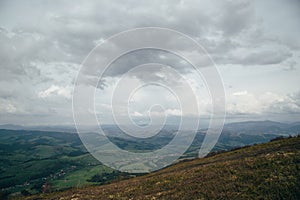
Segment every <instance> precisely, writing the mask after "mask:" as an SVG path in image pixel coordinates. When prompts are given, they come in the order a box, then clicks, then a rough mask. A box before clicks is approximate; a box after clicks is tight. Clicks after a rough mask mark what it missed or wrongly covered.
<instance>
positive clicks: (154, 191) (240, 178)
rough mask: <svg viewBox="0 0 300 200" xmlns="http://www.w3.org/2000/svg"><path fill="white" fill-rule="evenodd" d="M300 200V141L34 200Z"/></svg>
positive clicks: (259, 147)
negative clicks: (42, 199)
mask: <svg viewBox="0 0 300 200" xmlns="http://www.w3.org/2000/svg"><path fill="white" fill-rule="evenodd" d="M41 198H47V199H260V198H262V199H299V198H300V137H296V138H289V139H283V140H277V141H273V142H270V143H266V144H260V145H255V146H251V147H247V148H242V149H239V150H235V151H230V152H227V153H222V154H218V155H215V156H212V157H208V158H202V159H195V160H192V161H185V162H181V163H178V164H176V165H173V166H171V167H168V168H165V169H163V170H160V171H158V172H155V173H151V174H148V175H145V176H141V177H136V178H132V179H129V180H125V181H120V182H116V183H112V184H109V185H103V186H92V187H87V188H83V189H72V190H68V191H65V192H58V193H51V194H42V195H40V196H34V197H28V199H41Z"/></svg>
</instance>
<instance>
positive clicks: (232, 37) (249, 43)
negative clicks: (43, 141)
mask: <svg viewBox="0 0 300 200" xmlns="http://www.w3.org/2000/svg"><path fill="white" fill-rule="evenodd" d="M298 5H299V3H298V2H297V1H291V4H287V3H285V2H280V1H272V2H271V1H270V2H262V1H248V0H239V1H227V0H226V1H222V2H220V1H215V0H212V1H179V0H178V1H173V0H166V1H159V0H153V1H133V0H129V1H126V2H118V1H110V0H103V1H88V2H87V1H83V0H82V1H79V2H77V3H74V2H69V1H61V2H59V3H54V2H52V1H43V2H37V1H27V2H26V3H25V2H18V1H2V2H1V6H0V27H1V28H0V60H1V62H0V84H1V87H0V102H1V112H3V113H7V115H5V117H3V118H2V120H8V119H10V120H12V122H14V120H13V119H16V120H21V121H22V120H23V119H24V116H25V115H27V116H29V115H34V116H43V117H45V118H43V122H45V123H47V121H49V122H52V123H54V122H55V121H57V122H60V121H61V120H59V119H60V118H63V119H67V118H68V117H70V119H71V118H72V110H71V100H70V98H71V95H72V93H71V89H72V86H73V84H74V81H75V78H76V74H77V71H78V70H79V69H80V64H81V63H82V61H83V60H84V58H85V57H86V56H87V55H88V53H89V52H90V51H91V50H92V49H93V48H94V47H95V46H96V43H97V42H99V41H103V40H105V39H107V38H109V37H110V36H112V35H113V34H116V33H119V32H121V31H125V30H128V29H131V28H137V27H144V26H159V27H165V28H171V29H175V30H178V31H181V32H183V33H185V34H187V35H188V36H190V37H192V38H193V39H195V40H196V41H197V42H199V43H200V44H201V45H202V46H203V47H204V48H205V49H206V50H207V51H208V53H209V54H210V55H211V56H212V58H213V59H214V61H215V62H216V63H217V64H218V66H219V67H220V68H222V67H224V66H225V65H230V66H231V67H230V69H228V70H227V71H226V72H224V74H223V76H224V77H226V75H228V74H230V78H231V80H234V81H233V82H234V83H235V85H233V86H232V88H233V89H234V90H235V91H234V92H232V91H231V90H230V91H229V93H230V94H231V95H230V97H229V113H263V112H265V113H271V112H275V111H276V112H277V111H278V112H285V113H288V112H292V111H294V112H298V107H297V106H299V105H298V103H299V101H298V99H300V97H299V96H297V95H294V94H293V95H288V93H292V92H293V91H295V90H296V89H298V88H297V83H294V84H293V85H294V86H291V85H292V84H286V83H289V82H291V81H294V80H295V79H294V78H293V79H291V78H290V76H291V74H292V75H295V76H296V75H297V74H299V69H298V68H299V63H300V52H299V49H300V43H299V40H298V35H297V33H299V31H300V26H299V23H298V19H299V12H297V11H298V10H297V9H296V8H298V7H297V6H298ZM37 7H38V8H39V9H36V8H37ZM135 39H137V38H133V39H132V40H130V41H129V40H128V41H124V43H123V45H127V44H130V43H131V42H134V41H135ZM160 39H161V42H162V43H168V44H171V45H176V44H177V41H176V39H174V38H173V39H172V38H160ZM181 48H182V49H183V50H185V51H186V52H187V53H189V55H191V56H196V55H194V54H193V53H194V52H193V51H192V50H190V49H189V46H188V45H186V46H182V47H181ZM112 51H113V49H107V52H106V53H107V54H109V53H111V52H112ZM101 56H106V54H104V55H101ZM205 61H206V60H201V58H199V62H202V63H203V65H207V63H206V62H205ZM149 62H158V63H161V64H165V65H170V66H173V68H174V69H175V70H177V71H178V72H179V73H180V74H183V75H185V76H189V75H191V73H193V71H192V70H191V66H189V65H188V64H187V63H186V62H185V61H183V60H182V59H181V58H178V57H177V56H174V55H172V54H169V53H167V52H163V51H153V50H143V51H138V52H132V53H130V54H127V55H126V56H124V57H121V58H120V59H118V60H117V61H116V62H115V63H113V64H112V65H111V67H110V69H108V70H107V71H106V74H105V77H104V79H103V80H101V81H100V83H99V84H98V85H97V87H98V88H100V89H101V90H102V91H101V92H102V94H104V95H106V92H107V89H111V86H112V84H113V83H114V82H113V81H112V80H115V79H117V78H118V77H120V76H121V75H122V74H124V73H125V72H127V71H128V70H129V69H131V67H133V66H136V65H140V64H145V63H149ZM243 66H256V67H255V68H254V69H253V71H251V69H250V70H249V69H245V70H244V71H243V70H240V67H243ZM257 66H258V67H261V69H259V68H257ZM95 67H96V68H97V66H95ZM234 67H236V69H235V68H234ZM237 68H238V69H237ZM278 69H280V70H278ZM282 69H284V70H292V72H293V73H287V72H283V71H282ZM283 73H284V74H283ZM86 75H87V76H86V80H85V81H86V84H87V85H92V84H95V83H97V82H98V77H97V76H95V74H94V73H93V71H92V70H91V71H90V70H88V71H87V72H86ZM161 75H162V74H160V73H153V71H151V70H148V69H144V71H141V72H136V73H134V74H133V77H135V78H137V79H139V80H140V81H143V80H145V81H150V80H152V81H154V82H162V81H165V82H171V83H172V84H174V85H176V83H177V85H180V83H179V82H178V80H177V79H174V77H173V78H172V76H170V75H168V74H165V75H164V76H161ZM245 76H248V77H252V78H253V79H255V77H256V76H257V77H261V76H264V77H265V79H264V82H259V83H258V82H256V81H255V80H249V78H248V79H247V78H243V77H245ZM278 76H280V78H281V79H280V81H281V82H280V84H279V81H278V80H277V81H276V78H273V79H271V77H278ZM260 79H261V78H260ZM225 81H227V80H225ZM195 82H196V83H195V84H194V85H196V87H202V85H201V84H202V83H201V82H199V81H198V80H197V81H195ZM229 82H230V81H229ZM178 83H179V84H178ZM225 84H227V82H225ZM240 85H242V86H240ZM281 85H282V86H281ZM282 87H286V88H285V92H283V91H282V89H281V88H282ZM236 88H237V89H236ZM253 88H258V89H260V90H264V91H259V93H260V94H261V95H258V94H253V92H251V91H254V90H253ZM261 88H263V89H261ZM268 91H272V94H273V93H274V94H278V95H275V96H272V95H271V94H269V95H267V94H266V93H267V92H268ZM183 92H184V91H183ZM198 92H199V91H198ZM231 92H232V93H231ZM263 93H264V94H265V95H263ZM199 94H200V96H201V95H202V94H201V93H199ZM279 94H280V95H279ZM152 96H155V94H152ZM271 96H272V98H271ZM281 96H284V97H281ZM201 97H202V96H201ZM149 98H151V97H149ZM152 98H153V97H152ZM280 99H281V100H280ZM154 100H156V99H154ZM103 101H104V102H103V103H104V104H108V103H109V100H108V99H106V98H105V97H103ZM200 101H201V102H208V100H207V97H205V98H204V97H203V98H200ZM204 107H206V104H205V105H204ZM139 108H141V107H139ZM169 109H171V110H170V111H168V112H170V113H173V114H176V112H175V111H174V112H173V111H172V109H174V107H173V108H172V107H170V108H169ZM136 112H140V113H142V111H140V110H137V111H136ZM177 114H178V113H177ZM27 119H28V120H29V117H28V118H27ZM31 120H32V121H36V120H37V121H38V120H42V119H41V117H36V118H35V119H33V118H32V119H31ZM70 121H72V119H71V120H70Z"/></svg>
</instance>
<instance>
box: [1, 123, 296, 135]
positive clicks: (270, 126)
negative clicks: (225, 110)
mask: <svg viewBox="0 0 300 200" xmlns="http://www.w3.org/2000/svg"><path fill="white" fill-rule="evenodd" d="M116 127H117V126H116V125H109V124H107V125H103V128H104V129H109V128H116ZM170 127H172V126H170ZM0 129H8V130H36V131H56V132H72V133H74V132H77V130H76V127H75V125H47V126H45V125H40V126H22V125H15V124H2V125H0ZM233 129H234V130H235V131H243V130H244V131H245V130H246V131H247V130H255V131H256V132H262V131H266V130H268V131H272V130H275V131H276V130H277V131H278V130H293V131H300V121H299V122H292V123H283V122H276V121H270V120H265V121H243V122H233V123H227V124H225V125H224V127H223V130H224V131H227V130H233ZM86 130H90V131H95V130H97V126H86ZM203 130H205V129H203Z"/></svg>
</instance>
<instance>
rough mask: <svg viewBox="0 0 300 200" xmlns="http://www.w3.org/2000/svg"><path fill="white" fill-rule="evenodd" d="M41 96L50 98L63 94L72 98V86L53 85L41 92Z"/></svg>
mask: <svg viewBox="0 0 300 200" xmlns="http://www.w3.org/2000/svg"><path fill="white" fill-rule="evenodd" d="M38 95H39V97H40V98H48V97H52V96H62V97H65V98H67V99H70V98H71V88H70V87H60V86H56V85H51V87H49V88H48V89H46V90H44V91H41V92H39V94H38Z"/></svg>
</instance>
